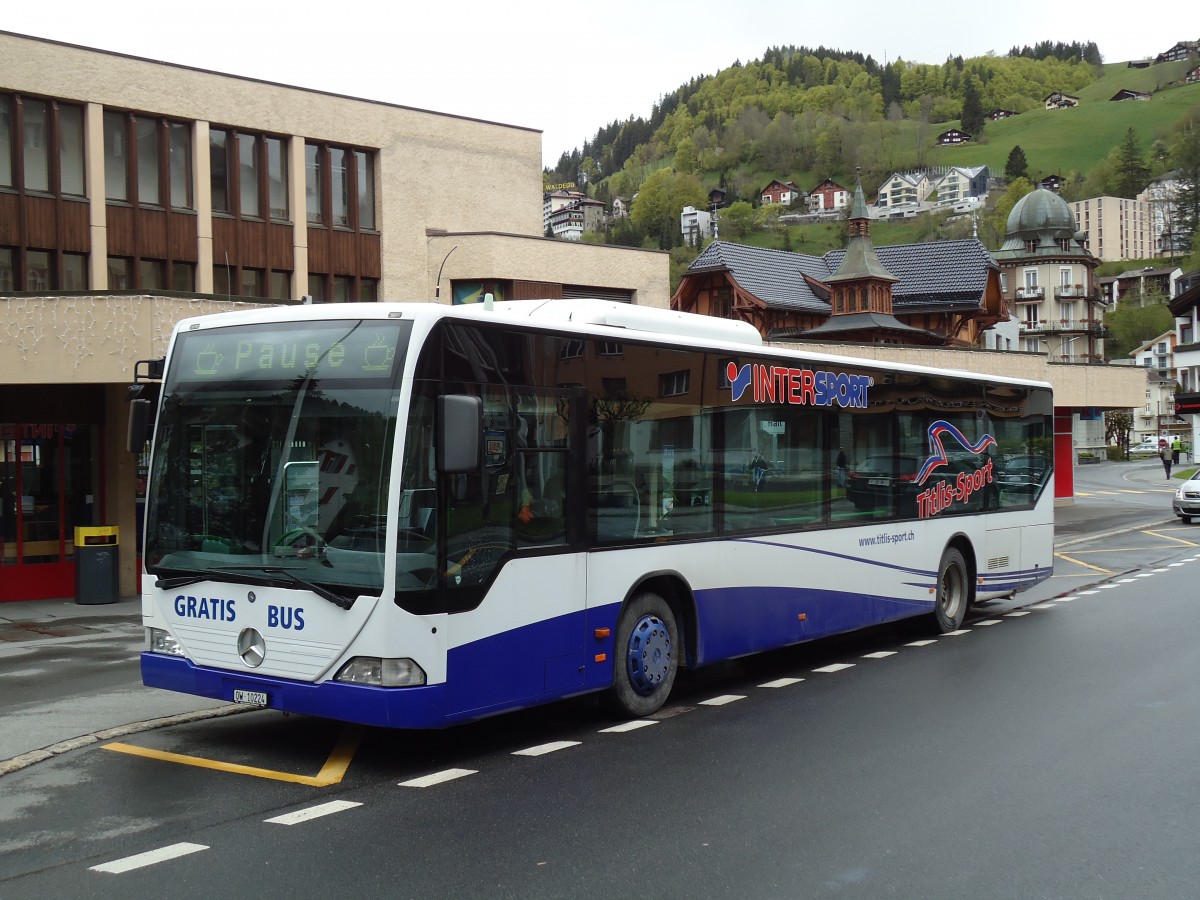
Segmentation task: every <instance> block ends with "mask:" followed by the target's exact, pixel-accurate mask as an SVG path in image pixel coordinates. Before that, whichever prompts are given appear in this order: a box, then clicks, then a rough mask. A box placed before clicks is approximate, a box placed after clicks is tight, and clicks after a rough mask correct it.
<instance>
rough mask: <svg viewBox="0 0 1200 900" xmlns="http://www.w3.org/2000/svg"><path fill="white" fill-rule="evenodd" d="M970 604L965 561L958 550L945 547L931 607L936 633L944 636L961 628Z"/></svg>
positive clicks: (968, 581) (969, 587) (969, 588)
mask: <svg viewBox="0 0 1200 900" xmlns="http://www.w3.org/2000/svg"><path fill="white" fill-rule="evenodd" d="M970 603H971V583H970V580H969V577H968V574H967V561H966V560H965V559H963V555H962V553H960V552H959V551H958V550H956V549H955V548H953V547H947V548H946V552H945V553H943V554H942V561H941V563H940V564H939V565H938V580H937V598H936V600H935V601H934V607H933V616H934V619H936V620H937V627H938V631H940V632H941V633H942V634H946V633H947V632H949V631H957V630H958V629H959V628H962V624H963V621H964V620H965V619H966V617H967V607H968V606H970Z"/></svg>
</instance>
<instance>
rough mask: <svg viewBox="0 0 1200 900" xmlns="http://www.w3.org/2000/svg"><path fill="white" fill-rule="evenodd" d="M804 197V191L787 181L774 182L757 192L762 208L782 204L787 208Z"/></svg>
mask: <svg viewBox="0 0 1200 900" xmlns="http://www.w3.org/2000/svg"><path fill="white" fill-rule="evenodd" d="M803 197H804V191H802V190H800V188H798V187H796V186H795V185H794V184H792V183H791V182H788V181H779V180H775V181H772V182H771V183H770V184H768V185H767V186H766V187H765V188H763V189H762V190H761V191H759V199H760V201H761V202H762V204H763V206H766V205H767V204H768V203H782V204H783V205H784V206H787V205H789V204H791V203H794V202H795V201H797V200H800V199H802V198H803Z"/></svg>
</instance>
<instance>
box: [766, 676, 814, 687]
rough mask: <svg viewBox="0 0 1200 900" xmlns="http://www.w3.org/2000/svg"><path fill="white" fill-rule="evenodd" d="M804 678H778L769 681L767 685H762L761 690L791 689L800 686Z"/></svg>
mask: <svg viewBox="0 0 1200 900" xmlns="http://www.w3.org/2000/svg"><path fill="white" fill-rule="evenodd" d="M803 680H804V679H803V678H776V679H775V680H774V681H768V682H766V683H765V684H760V685H759V687H760V688H784V687H791V686H792V685H793V684H799V683H800V682H802V681H803Z"/></svg>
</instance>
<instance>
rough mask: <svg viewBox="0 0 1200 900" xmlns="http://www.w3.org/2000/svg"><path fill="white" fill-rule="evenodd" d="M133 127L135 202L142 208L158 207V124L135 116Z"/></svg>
mask: <svg viewBox="0 0 1200 900" xmlns="http://www.w3.org/2000/svg"><path fill="white" fill-rule="evenodd" d="M133 127H134V130H135V131H136V133H137V173H138V177H137V185H138V195H137V201H138V203H139V204H141V205H142V206H160V205H161V201H160V198H159V184H158V173H159V167H158V162H159V160H158V147H159V142H158V129H159V123H158V122H156V121H155V120H154V119H149V118H146V117H145V116H135V117H134V120H133Z"/></svg>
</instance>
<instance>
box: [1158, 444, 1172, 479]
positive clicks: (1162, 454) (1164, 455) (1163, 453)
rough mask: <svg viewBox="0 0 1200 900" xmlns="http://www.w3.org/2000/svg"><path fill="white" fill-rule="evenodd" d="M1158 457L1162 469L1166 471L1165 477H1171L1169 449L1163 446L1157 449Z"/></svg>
mask: <svg viewBox="0 0 1200 900" xmlns="http://www.w3.org/2000/svg"><path fill="white" fill-rule="evenodd" d="M1158 458H1159V459H1161V460H1162V464H1163V471H1164V472H1166V473H1167V477H1168V478H1170V477H1171V462H1172V460H1171V451H1170V450H1168V449H1167V448H1166V447H1163V448H1162V449H1161V450H1159V451H1158Z"/></svg>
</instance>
